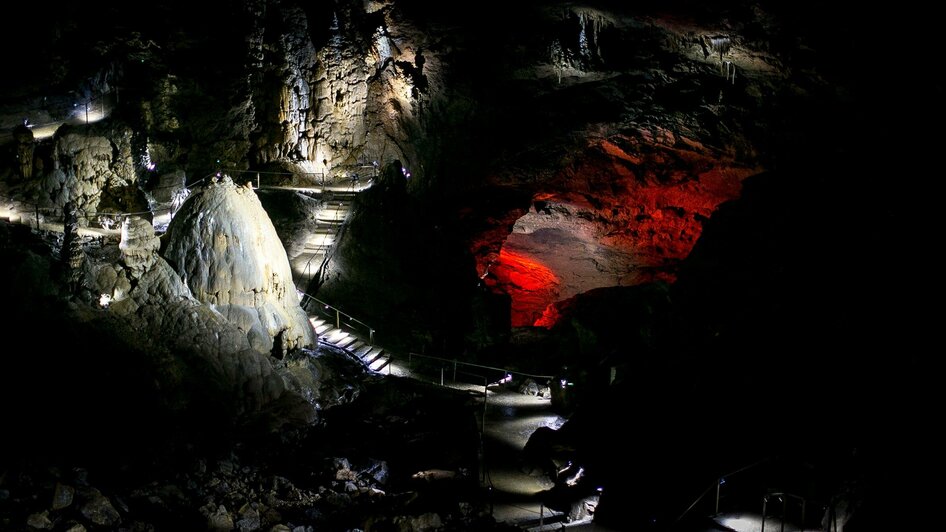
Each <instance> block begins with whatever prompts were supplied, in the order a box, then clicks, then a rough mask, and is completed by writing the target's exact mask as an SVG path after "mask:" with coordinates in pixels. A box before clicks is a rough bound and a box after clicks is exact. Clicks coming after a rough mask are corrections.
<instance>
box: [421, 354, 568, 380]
mask: <svg viewBox="0 0 946 532" xmlns="http://www.w3.org/2000/svg"><path fill="white" fill-rule="evenodd" d="M413 357H421V358H430V359H433V360H439V361H441V362H450V363H452V364H453V375H454V376H453V380H454V381H456V380H457V379H456V372H457V366H458V365H463V366H469V367H473V368H482V369H490V370H494V371H501V372H503V373H504V374H510V373H514V374H516V375H522V376H524V377H531V378H533V379H553V378H555V377H554V376H553V375H534V374H532V373H525V372H523V371H513V370H509V369H506V368H497V367H495V366H486V365H483V364H474V363H472V362H463V361H462V360H457V359H455V358H452V359H451V358H442V357H435V356H433V355H421V354H419V353H413V352H410V353H408V354H407V363H408V367H410V365H411V363H412V359H413Z"/></svg>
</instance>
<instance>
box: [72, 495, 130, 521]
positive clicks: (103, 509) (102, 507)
mask: <svg viewBox="0 0 946 532" xmlns="http://www.w3.org/2000/svg"><path fill="white" fill-rule="evenodd" d="M79 511H80V512H81V513H82V515H83V516H85V518H86V519H88V520H89V521H92V522H93V523H95V524H96V525H100V526H109V527H110V526H115V525H117V524H118V523H120V522H121V515H119V513H118V510H116V509H115V507H114V506H112V501H110V500H109V499H108V497H106V496H104V495H102V494H101V493H100V492H99V491H98V490H96V489H94V488H91V496H90V497H89V500H88V501H87V502H86V503H85V504H83V505H82V507H81V508H80V509H79Z"/></svg>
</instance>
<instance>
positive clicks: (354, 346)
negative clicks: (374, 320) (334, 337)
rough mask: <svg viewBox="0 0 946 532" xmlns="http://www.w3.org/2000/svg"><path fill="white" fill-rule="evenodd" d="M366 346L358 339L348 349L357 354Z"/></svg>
mask: <svg viewBox="0 0 946 532" xmlns="http://www.w3.org/2000/svg"><path fill="white" fill-rule="evenodd" d="M364 345H365V343H364V342H363V341H361V340H360V339H358V340H355V341H354V342H352V343H351V345H349V346H348V347H347V349H348V350H349V351H351V352H352V353H357V351H358V350H359V349H361V348H362V347H363V346H364Z"/></svg>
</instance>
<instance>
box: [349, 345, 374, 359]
mask: <svg viewBox="0 0 946 532" xmlns="http://www.w3.org/2000/svg"><path fill="white" fill-rule="evenodd" d="M372 349H374V346H373V345H370V344H364V345H362V346H360V347H358V348H355V349H352V352H354V353H355V356H357V357H358V358H360V359H362V360H364V358H365V355H367V354H368V352H369V351H371V350H372Z"/></svg>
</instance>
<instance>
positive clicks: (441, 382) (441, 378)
mask: <svg viewBox="0 0 946 532" xmlns="http://www.w3.org/2000/svg"><path fill="white" fill-rule="evenodd" d="M440 385H441V386H443V366H442V365H441V366H440Z"/></svg>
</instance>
